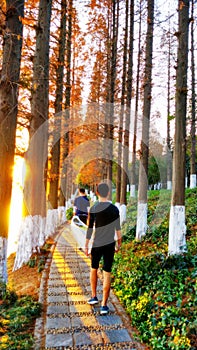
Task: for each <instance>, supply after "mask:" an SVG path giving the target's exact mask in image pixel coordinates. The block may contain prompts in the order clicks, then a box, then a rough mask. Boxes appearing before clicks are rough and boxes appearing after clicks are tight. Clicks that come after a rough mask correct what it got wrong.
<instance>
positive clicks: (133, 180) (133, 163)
mask: <svg viewBox="0 0 197 350" xmlns="http://www.w3.org/2000/svg"><path fill="white" fill-rule="evenodd" d="M139 6H140V7H139V34H138V58H137V74H136V98H135V113H134V127H133V141H132V146H133V147H132V159H131V180H130V181H131V186H130V187H131V188H130V196H131V197H133V198H135V196H136V194H135V193H136V142H137V119H138V106H139V82H140V65H141V51H142V50H141V40H142V38H141V33H142V2H141V0H140V3H139Z"/></svg>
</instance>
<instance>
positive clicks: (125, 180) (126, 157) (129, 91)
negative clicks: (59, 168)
mask: <svg viewBox="0 0 197 350" xmlns="http://www.w3.org/2000/svg"><path fill="white" fill-rule="evenodd" d="M129 9H130V11H129V14H130V15H129V57H128V70H127V85H126V88H127V92H126V113H125V130H124V148H123V169H122V186H121V198H120V204H121V205H122V204H124V205H126V204H127V183H128V172H129V171H128V170H129V169H128V163H129V136H130V121H131V97H132V80H133V30H134V1H133V0H130V2H129Z"/></svg>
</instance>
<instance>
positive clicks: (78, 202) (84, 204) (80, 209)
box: [74, 196, 90, 215]
mask: <svg viewBox="0 0 197 350" xmlns="http://www.w3.org/2000/svg"><path fill="white" fill-rule="evenodd" d="M74 206H75V207H76V208H77V210H76V214H77V215H80V214H84V215H88V207H89V206H90V202H89V199H88V197H87V196H79V197H77V198H75V201H74Z"/></svg>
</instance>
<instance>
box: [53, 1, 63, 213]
mask: <svg viewBox="0 0 197 350" xmlns="http://www.w3.org/2000/svg"><path fill="white" fill-rule="evenodd" d="M66 10H67V0H62V1H61V23H60V36H59V54H58V65H57V71H56V74H57V87H56V98H55V120H54V131H53V147H52V150H51V168H50V190H49V203H50V206H51V207H52V208H54V209H56V208H57V207H58V190H59V173H60V138H61V119H62V114H61V113H60V112H61V111H62V104H63V78H64V61H65V43H66Z"/></svg>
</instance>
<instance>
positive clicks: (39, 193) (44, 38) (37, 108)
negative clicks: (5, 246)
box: [24, 0, 52, 217]
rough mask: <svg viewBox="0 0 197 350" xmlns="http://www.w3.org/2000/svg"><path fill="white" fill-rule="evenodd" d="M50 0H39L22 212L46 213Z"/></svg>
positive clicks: (31, 213)
mask: <svg viewBox="0 0 197 350" xmlns="http://www.w3.org/2000/svg"><path fill="white" fill-rule="evenodd" d="M51 2H52V0H50V1H47V0H40V4H39V17H38V23H37V27H36V50H35V56H34V62H33V63H34V65H33V83H32V96H31V121H30V143H29V147H28V151H27V153H26V164H27V171H26V179H25V186H24V209H25V216H26V215H28V214H30V215H32V216H34V215H41V216H42V217H45V216H46V169H47V161H48V94H49V33H50V19H51Z"/></svg>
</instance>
